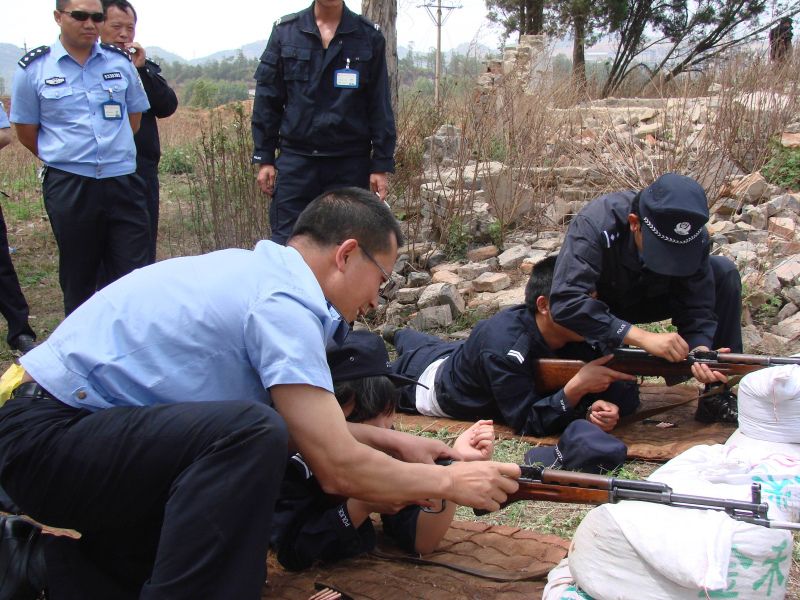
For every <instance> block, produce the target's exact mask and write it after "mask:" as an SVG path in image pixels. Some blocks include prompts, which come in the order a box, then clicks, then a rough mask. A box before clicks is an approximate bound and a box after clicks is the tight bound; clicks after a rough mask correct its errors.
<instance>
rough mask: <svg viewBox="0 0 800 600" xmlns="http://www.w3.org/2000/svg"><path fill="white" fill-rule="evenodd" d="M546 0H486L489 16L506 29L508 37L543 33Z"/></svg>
mask: <svg viewBox="0 0 800 600" xmlns="http://www.w3.org/2000/svg"><path fill="white" fill-rule="evenodd" d="M544 6H545V3H544V0H486V8H487V9H488V11H489V13H488V15H487V18H488V19H489V20H490V21H492V22H493V23H499V24H500V25H502V26H503V28H504V29H505V35H506V37H509V36H510V35H511V34H512V33H513V32H515V31H516V32H518V33H519V34H520V35H527V34H535V35H538V34H541V33H542V32H543V31H544Z"/></svg>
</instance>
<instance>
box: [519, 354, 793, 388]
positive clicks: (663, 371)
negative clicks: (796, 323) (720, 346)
mask: <svg viewBox="0 0 800 600" xmlns="http://www.w3.org/2000/svg"><path fill="white" fill-rule="evenodd" d="M613 354H614V358H612V359H611V360H610V361H609V362H607V363H606V364H605V365H604V366H606V367H608V368H609V369H613V370H615V371H620V372H621V373H627V374H628V375H636V376H638V377H659V376H660V377H664V378H665V379H666V380H667V382H668V383H669V382H670V381H677V380H684V379H686V378H688V377H691V376H692V365H693V364H695V363H704V364H707V365H708V366H709V368H710V369H711V370H712V371H719V372H720V373H723V374H725V375H727V376H728V377H731V376H734V375H746V374H747V373H751V372H753V371H758V370H759V369H763V368H765V367H774V366H777V365H800V358H791V357H784V356H758V355H756V354H733V353H730V352H717V351H716V350H706V351H703V350H695V351H693V352H690V353H689V357H688V358H686V359H684V360H682V361H679V362H670V361H668V360H665V359H663V358H660V357H658V356H653V355H652V354H648V353H647V352H646V351H645V350H641V349H639V348H617V349H616V350H614V352H613ZM585 364H586V363H585V362H583V361H580V360H562V359H557V358H542V359H539V360H537V361H536V364H535V371H534V380H535V381H536V390H537V391H539V392H543V393H551V392H556V391H558V390H560V389H561V388H563V387H564V386H565V385H567V383H568V382H569V380H570V379H572V378H573V377H574V376H575V375H576V374H577V373H578V371H580V370H581V368H582V367H583V366H584V365H585Z"/></svg>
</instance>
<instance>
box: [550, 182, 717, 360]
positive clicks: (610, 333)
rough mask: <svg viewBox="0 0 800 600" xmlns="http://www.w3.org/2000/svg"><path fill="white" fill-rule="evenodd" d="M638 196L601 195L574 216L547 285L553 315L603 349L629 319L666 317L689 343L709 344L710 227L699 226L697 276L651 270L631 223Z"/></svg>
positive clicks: (621, 334) (620, 335)
mask: <svg viewBox="0 0 800 600" xmlns="http://www.w3.org/2000/svg"><path fill="white" fill-rule="evenodd" d="M635 195H636V193H635V192H632V191H630V192H615V193H613V194H608V195H606V196H601V197H600V198H597V199H595V200H593V201H591V202H590V203H589V204H587V205H586V207H584V208H583V210H581V211H580V212H579V213H578V214H577V215H576V217H575V218H574V219H573V220H572V223H570V226H569V229H568V230H567V235H566V237H565V239H564V245H563V246H562V247H561V251H560V252H559V255H558V260H557V262H556V269H555V274H554V276H553V287H552V289H551V291H550V311H551V313H552V315H553V318H554V319H555V320H556V321H557V322H558V323H560V324H561V325H563V326H564V327H566V328H567V329H571V330H572V331H575V332H577V333H579V334H581V335H582V336H583V337H584V338H585V339H586V341H587V342H588V343H589V344H591V345H592V346H594V347H595V348H596V349H597V350H599V351H600V352H601V353H603V354H606V353H608V352H609V351H611V350H613V349H614V348H617V347H618V346H620V345H621V344H622V341H623V339H624V338H625V336H626V335H627V333H628V330H629V329H630V328H631V324H632V323H646V322H652V321H658V320H662V319H665V318H668V317H671V318H672V323H673V324H674V325H675V327H676V328H677V329H678V333H679V334H680V335H681V337H683V338H684V339H685V340H686V342H687V343H688V344H689V347H690V348H696V347H697V346H707V347H709V348H711V347H712V343H713V339H714V332H715V331H716V328H717V322H716V316H715V314H714V302H715V292H714V275H713V272H712V270H711V266H710V264H709V258H708V253H709V249H710V244H711V243H710V240H709V237H708V232H706V231H705V230H704V231H703V233H702V239H703V243H704V244H705V247H706V249H705V253H704V255H703V258H702V261H701V263H700V266H699V268H698V269H697V271H696V272H695V273H694V275H691V276H689V277H668V276H665V275H659V274H657V273H653V272H652V271H650V270H648V269H647V268H646V266H645V265H643V264H642V261H641V259H640V256H639V251H638V249H637V248H636V245H635V243H634V240H633V234H632V233H631V231H630V227H629V225H628V214H630V211H631V203H632V202H633V198H634V197H635ZM594 291H596V292H597V298H596V299H595V298H592V297H591V296H590V294H591V293H592V292H594ZM659 313H660V314H659Z"/></svg>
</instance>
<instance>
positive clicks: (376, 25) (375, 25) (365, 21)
mask: <svg viewBox="0 0 800 600" xmlns="http://www.w3.org/2000/svg"><path fill="white" fill-rule="evenodd" d="M358 16H359V17H361V20H362V21H364V23H366V24H367V25H369V26H370V27H374V28H375V29H376V30H377V31H380V30H381V26H380V25H379V24H378V23H373V22H372V21H370V20H369V19H368V18H367V17H365V16H364V15H358Z"/></svg>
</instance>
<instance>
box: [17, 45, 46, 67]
mask: <svg viewBox="0 0 800 600" xmlns="http://www.w3.org/2000/svg"><path fill="white" fill-rule="evenodd" d="M49 52H50V46H39V47H38V48H34V49H33V50H31V51H30V52H28V53H27V54H26V55H25V56H23V57H22V58H20V59H19V61H17V64H18V65H19V66H20V67H22V68H23V69H27V68H28V65H30V64H31V63H32V62H33V61H35V60H36V59H37V58H41V57H43V56H46V55H47V54H48V53H49Z"/></svg>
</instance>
